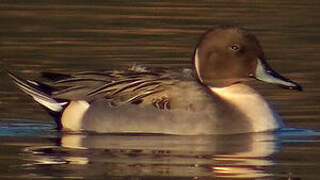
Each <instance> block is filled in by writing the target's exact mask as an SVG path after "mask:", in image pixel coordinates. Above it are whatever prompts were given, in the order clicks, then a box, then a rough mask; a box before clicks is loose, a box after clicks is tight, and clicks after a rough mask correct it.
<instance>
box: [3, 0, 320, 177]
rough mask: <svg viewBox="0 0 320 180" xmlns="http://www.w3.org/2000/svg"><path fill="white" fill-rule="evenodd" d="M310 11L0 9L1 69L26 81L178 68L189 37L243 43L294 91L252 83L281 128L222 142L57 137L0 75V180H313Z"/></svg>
mask: <svg viewBox="0 0 320 180" xmlns="http://www.w3.org/2000/svg"><path fill="white" fill-rule="evenodd" d="M319 10H320V1H318V0H309V1H294V0H284V1H273V0H271V1H270V0H258V1H247V0H241V1H231V0H230V1H229V0H228V1H222V0H221V1H219V0H199V1H196V2H195V1H182V0H173V1H143V0H142V1H129V0H128V1H127V0H123V1H95V2H92V1H88V0H81V1H73V0H71V1H62V0H61V1H60V0H58V1H50V0H41V1H37V0H28V1H23V0H21V1H5V0H2V1H0V22H1V23H0V60H1V65H2V67H5V68H6V69H10V70H12V71H14V72H16V73H19V74H23V75H24V76H25V77H27V78H36V77H37V76H38V75H39V72H40V71H52V72H62V73H63V72H67V73H72V72H77V71H83V70H100V69H113V68H125V67H127V66H130V65H133V64H151V65H154V66H156V65H162V66H187V65H188V64H189V63H190V61H191V56H192V53H193V48H194V47H195V44H196V42H197V40H198V39H199V37H200V35H201V33H203V32H204V31H205V30H207V29H208V28H210V27H211V26H212V25H213V24H216V23H232V24H236V25H240V26H243V27H245V28H247V29H249V30H250V31H252V32H253V33H255V34H256V35H257V36H258V38H259V40H260V41H261V44H262V46H263V47H264V50H265V53H266V56H267V58H268V60H269V62H270V64H271V65H272V66H273V67H274V69H276V70H277V71H278V72H281V74H283V75H285V76H287V77H289V78H290V79H293V80H295V81H297V82H299V83H300V84H301V85H302V86H303V87H304V91H303V92H294V91H288V90H284V89H281V88H278V87H275V86H273V85H268V84H262V83H260V82H252V83H251V84H252V86H254V87H255V88H257V89H258V90H259V91H260V92H261V93H262V94H263V95H265V96H266V98H267V99H268V100H269V101H270V102H271V103H272V104H273V106H274V107H275V109H276V110H277V111H278V112H279V114H280V115H281V116H282V118H283V120H284V122H285V124H286V125H287V127H288V128H296V129H285V130H282V131H279V132H275V133H258V134H243V135H229V136H192V137H183V136H156V135H153V136H151V135H135V136H132V135H131V136H129V135H105V134H104V135H99V134H68V133H62V132H58V131H56V130H55V129H54V128H55V125H54V124H53V121H52V119H51V118H50V117H49V116H48V115H47V114H46V112H45V111H44V110H42V109H41V108H40V107H39V106H38V105H37V104H35V103H34V102H33V101H32V100H31V99H30V98H29V97H27V96H25V95H24V94H23V93H22V92H20V91H19V90H18V89H17V88H16V87H15V86H14V85H13V84H12V83H9V81H8V77H7V76H6V74H5V73H4V72H3V68H1V74H0V77H1V81H0V139H1V140H0V177H1V179H15V178H19V179H35V178H38V179H61V178H62V177H66V178H71V179H83V178H91V179H106V177H109V178H113V179H130V178H131V179H221V178H222V179H226V178H229V179H230V178H231V179H232V178H242V179H317V177H318V176H319V175H320V173H318V169H319V163H318V162H319V158H318V157H320V156H319V148H320V146H319V134H318V133H317V131H318V130H319V128H320V123H319V119H320V97H319V90H320V85H319V83H318V79H319V78H320V73H319V69H320V61H319V59H318V57H319V55H320V51H319V49H320V44H319V42H320V36H319V32H320V20H319V19H320V13H319V12H320V11H319Z"/></svg>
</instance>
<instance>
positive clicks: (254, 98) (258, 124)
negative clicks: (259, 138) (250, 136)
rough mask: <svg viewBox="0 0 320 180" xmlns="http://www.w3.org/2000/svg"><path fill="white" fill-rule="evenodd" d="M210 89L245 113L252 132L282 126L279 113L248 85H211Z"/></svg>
mask: <svg viewBox="0 0 320 180" xmlns="http://www.w3.org/2000/svg"><path fill="white" fill-rule="evenodd" d="M210 89H211V91H212V92H214V93H216V94H217V95H219V96H220V97H221V98H223V99H224V100H226V101H228V102H229V103H231V104H233V105H234V106H235V107H236V108H237V109H239V111H240V112H242V113H243V114H244V115H246V116H247V118H248V120H249V122H250V123H251V127H252V129H253V131H254V132H261V131H268V130H273V129H277V128H281V127H282V126H283V123H282V120H281V118H280V117H279V115H278V114H277V113H276V112H274V111H273V109H272V108H271V107H270V105H269V104H268V103H267V101H266V100H265V99H264V98H263V97H262V96H261V95H260V94H259V93H258V92H257V91H255V90H254V89H252V88H250V87H249V86H247V85H245V84H240V83H239V84H234V85H232V86H229V87H224V88H214V87H211V88H210Z"/></svg>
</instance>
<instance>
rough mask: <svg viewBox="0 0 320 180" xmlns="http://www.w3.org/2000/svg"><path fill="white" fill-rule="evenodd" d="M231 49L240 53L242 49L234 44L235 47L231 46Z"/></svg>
mask: <svg viewBox="0 0 320 180" xmlns="http://www.w3.org/2000/svg"><path fill="white" fill-rule="evenodd" d="M230 49H232V50H233V51H239V50H240V47H239V45H237V44H234V45H232V46H230Z"/></svg>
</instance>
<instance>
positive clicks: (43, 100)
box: [8, 71, 68, 112]
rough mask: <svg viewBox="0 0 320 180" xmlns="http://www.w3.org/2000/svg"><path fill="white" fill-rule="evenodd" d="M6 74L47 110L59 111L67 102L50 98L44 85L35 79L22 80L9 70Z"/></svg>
mask: <svg viewBox="0 0 320 180" xmlns="http://www.w3.org/2000/svg"><path fill="white" fill-rule="evenodd" d="M8 74H9V76H10V77H11V78H12V80H13V81H14V83H15V84H16V85H17V86H18V87H19V88H20V89H21V90H22V91H23V92H25V93H26V94H28V95H30V96H31V97H32V98H33V99H34V100H35V101H36V102H38V103H39V104H41V105H42V106H44V107H46V108H47V109H48V110H51V111H53V112H60V111H62V110H63V109H64V105H66V104H67V103H68V102H67V101H62V102H59V101H57V100H56V99H54V98H52V97H51V96H50V94H49V93H48V90H47V89H44V88H43V86H44V85H42V84H40V83H38V82H36V81H31V80H24V79H22V78H19V77H18V76H16V75H14V74H13V73H11V72H9V71H8Z"/></svg>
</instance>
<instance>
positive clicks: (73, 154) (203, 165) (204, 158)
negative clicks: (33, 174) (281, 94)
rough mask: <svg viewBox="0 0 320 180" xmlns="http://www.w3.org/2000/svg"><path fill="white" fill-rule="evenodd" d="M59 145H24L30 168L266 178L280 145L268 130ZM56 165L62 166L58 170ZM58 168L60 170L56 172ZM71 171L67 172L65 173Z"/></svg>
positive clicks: (92, 138) (69, 137) (97, 138)
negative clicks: (249, 132) (46, 167)
mask: <svg viewBox="0 0 320 180" xmlns="http://www.w3.org/2000/svg"><path fill="white" fill-rule="evenodd" d="M59 144H60V146H49V147H48V146H45V147H41V146H39V147H30V148H27V149H26V151H27V152H32V153H27V154H28V156H27V157H28V158H27V160H28V161H32V162H33V163H30V164H29V166H30V165H31V166H38V167H39V166H41V165H54V167H55V168H54V167H52V168H54V169H55V171H59V173H61V174H64V173H65V172H69V171H71V170H72V169H73V168H74V165H79V166H77V169H78V170H79V168H80V169H81V171H78V170H77V171H74V173H75V174H76V175H77V176H79V177H81V176H83V177H87V175H88V174H94V175H97V176H100V175H108V176H121V177H126V176H162V177H163V176H167V177H177V176H179V177H204V176H205V177H208V176H210V177H229V178H248V179H250V178H252V179H254V178H257V177H269V176H272V174H270V173H268V172H266V168H267V167H269V166H271V165H273V162H272V161H271V160H270V159H268V156H270V155H271V154H273V153H274V152H277V150H278V148H279V146H278V145H277V143H276V136H275V135H274V134H272V133H253V134H239V135H218V136H211V135H210V136H167V135H150V134H146V135H141V134H140V135H132V134H131V135H112V134H111V135H110V134H107V135H106V134H89V135H85V134H68V133H66V134H63V136H62V137H61V139H59ZM57 165H61V168H57V167H56V166H57ZM60 171H61V172H60ZM69 173H70V172H69ZM71 175H73V174H71Z"/></svg>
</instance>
